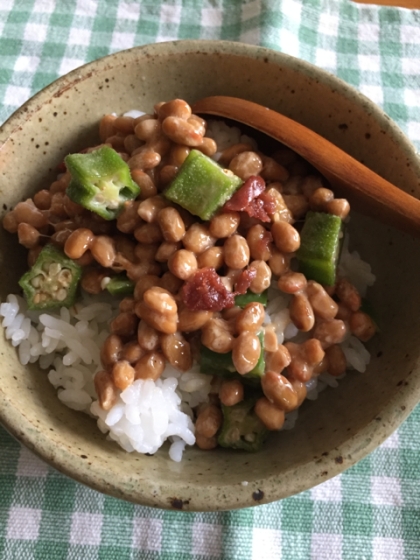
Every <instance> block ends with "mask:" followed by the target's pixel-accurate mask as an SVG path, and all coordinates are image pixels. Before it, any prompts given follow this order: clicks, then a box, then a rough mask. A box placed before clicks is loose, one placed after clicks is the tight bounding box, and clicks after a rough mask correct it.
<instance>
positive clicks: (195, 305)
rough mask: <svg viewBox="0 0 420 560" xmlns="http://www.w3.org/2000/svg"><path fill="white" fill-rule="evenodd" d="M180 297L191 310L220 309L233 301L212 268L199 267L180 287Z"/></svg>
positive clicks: (230, 293) (230, 305)
mask: <svg viewBox="0 0 420 560" xmlns="http://www.w3.org/2000/svg"><path fill="white" fill-rule="evenodd" d="M181 297H182V301H183V302H184V304H185V305H186V306H187V307H188V309H191V311H222V309H226V308H227V307H232V306H233V305H234V303H235V298H234V295H233V294H232V292H229V290H228V289H227V288H226V286H225V285H224V284H223V282H222V280H221V278H220V276H219V275H218V274H217V272H216V271H215V269H214V268H201V269H200V270H198V271H197V272H196V273H195V274H193V275H192V276H191V278H189V279H188V280H187V281H186V282H185V284H184V286H183V287H182V293H181Z"/></svg>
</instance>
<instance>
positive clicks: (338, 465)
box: [0, 43, 419, 509]
mask: <svg viewBox="0 0 420 560" xmlns="http://www.w3.org/2000/svg"><path fill="white" fill-rule="evenodd" d="M222 51H223V56H221V55H220V54H219V53H217V52H215V47H214V45H212V44H205V43H198V44H194V43H183V44H182V43H180V44H177V45H160V46H159V45H158V46H155V47H150V48H147V49H143V50H142V49H138V50H134V51H132V52H127V53H121V54H119V55H117V56H114V57H111V58H110V59H108V61H102V62H98V63H96V67H95V78H94V79H93V78H92V77H88V75H89V73H90V70H89V68H87V69H83V70H82V71H81V72H79V73H78V72H76V73H74V74H73V75H72V76H70V77H69V78H66V79H65V80H64V82H62V83H61V84H59V85H55V86H51V88H52V89H50V90H49V91H48V92H45V93H42V94H41V96H40V97H39V98H38V100H37V101H36V102H33V104H32V106H31V105H30V106H29V107H27V111H25V110H23V111H21V112H20V113H19V114H18V115H16V116H15V117H13V118H14V119H15V120H14V121H13V120H12V121H10V122H9V123H8V124H6V126H5V127H4V128H3V129H2V134H1V138H2V139H3V138H5V139H6V138H9V139H8V140H7V141H5V143H4V145H3V147H2V150H1V152H0V158H1V162H2V168H3V173H4V175H5V177H6V179H7V180H6V181H4V183H3V184H4V186H3V194H4V197H5V200H6V199H7V206H8V207H10V206H12V205H14V204H16V202H17V201H18V200H20V199H21V198H23V196H24V195H30V194H31V193H33V192H34V190H35V189H36V188H39V185H40V184H41V183H42V182H44V181H45V180H47V177H46V176H45V169H46V168H51V170H52V169H53V167H54V165H55V163H56V162H57V160H59V159H60V157H62V156H63V155H65V154H66V153H67V152H70V151H75V150H77V149H79V148H80V147H83V146H85V145H87V144H88V143H89V142H90V141H91V138H92V137H91V136H90V131H91V129H92V127H93V125H94V122H95V121H97V120H98V118H99V117H100V116H101V115H102V114H103V113H104V112H106V111H116V112H123V111H125V110H126V109H127V108H130V107H134V106H139V102H138V99H139V98H140V99H141V106H142V107H147V108H149V107H150V106H151V105H152V104H153V102H154V101H155V100H156V99H159V98H167V99H169V98H172V97H174V96H179V97H184V98H187V99H189V100H194V99H198V98H200V97H202V96H204V95H209V94H217V93H223V94H230V95H238V92H239V91H240V92H241V95H242V96H243V97H247V98H249V99H253V100H255V101H257V102H263V103H267V104H269V105H270V106H271V107H272V108H274V109H278V110H281V111H282V112H284V113H286V114H288V116H292V117H293V118H296V119H297V120H300V121H301V122H303V123H304V124H306V125H308V126H312V127H313V128H314V129H315V130H317V131H318V132H320V133H323V134H324V135H325V136H327V137H328V138H329V139H330V140H332V141H334V142H336V143H337V144H338V145H340V146H341V147H342V148H344V149H347V150H348V151H349V152H350V153H352V155H354V156H355V157H358V158H359V159H363V160H364V162H365V163H367V164H368V165H369V166H371V167H372V168H373V169H375V170H376V171H378V172H379V173H380V174H382V175H383V176H385V177H386V178H387V179H388V180H390V181H393V182H394V183H395V184H397V185H399V186H401V187H402V188H405V189H406V190H408V191H409V192H410V191H414V192H417V191H416V189H418V179H417V177H418V175H417V174H418V169H415V168H414V167H413V165H414V164H413V161H414V154H413V152H412V151H411V147H410V146H409V145H408V143H407V142H406V141H405V140H404V139H402V138H401V135H400V133H399V132H398V131H396V130H394V129H393V128H392V126H391V125H389V124H388V123H387V120H386V119H385V117H383V116H382V115H381V114H380V113H379V111H378V110H376V109H374V108H372V107H370V106H369V110H370V114H369V113H368V112H367V110H366V108H365V105H366V103H367V102H366V101H365V100H362V101H361V100H360V99H359V98H358V97H357V96H356V95H355V94H354V93H353V92H352V91H351V90H350V89H349V88H347V87H345V86H344V85H342V84H341V83H340V82H338V81H336V80H334V79H332V78H330V77H329V76H326V75H324V74H323V73H322V72H318V71H316V70H314V69H313V68H312V67H309V66H307V65H303V64H302V63H299V62H297V61H294V60H293V59H289V58H288V57H284V56H282V55H278V54H275V53H270V52H268V51H263V50H261V49H253V48H252V47H244V46H241V45H230V44H225V45H223V47H222ZM179 52H183V56H182V57H175V58H174V56H173V55H174V54H176V53H179ZM249 56H251V58H249V59H247V65H248V66H249V69H248V70H247V72H245V74H244V75H242V72H239V71H238V57H249ZM265 58H266V59H267V62H265V61H264V59H265ZM187 59H188V64H186V60H187ZM204 60H206V69H205V70H203V69H202V64H203V61H204ZM242 60H243V59H242ZM124 65H125V73H124V71H123V72H121V70H122V68H124ZM191 65H194V68H196V69H197V72H199V77H200V79H199V80H194V84H191V80H190V79H189V76H190V70H189V69H190V68H191ZM209 65H210V67H209ZM187 67H188V68H187ZM200 68H201V70H200ZM279 68H281V70H279ZM211 69H213V70H214V72H212V71H211ZM215 74H217V79H216V80H215V79H214V75H215ZM232 74H233V75H235V80H232V77H231V76H232ZM117 75H118V76H120V77H121V76H122V78H121V79H120V80H119V81H118V83H117V80H116V76H117ZM210 75H211V77H210ZM267 75H268V76H270V78H271V79H270V80H269V82H268V84H267V87H266V88H264V92H263V91H262V90H261V88H258V87H257V85H256V83H254V81H252V80H251V82H248V77H252V79H253V80H255V82H258V80H260V79H261V78H262V77H263V76H267ZM315 75H316V77H315ZM160 76H165V79H164V80H163V83H159V79H161V78H159V77H160ZM75 81H76V82H77V83H76V84H75V85H73V86H71V85H70V84H73V82H75ZM145 83H147V93H146V90H145V89H144V84H145ZM291 83H293V84H295V87H294V93H291V91H290V84H291ZM152 84H153V87H152ZM131 85H132V86H133V87H131ZM334 88H336V90H335V91H333V89H334ZM149 89H150V90H149ZM308 90H309V91H310V92H311V97H312V99H314V103H316V107H317V110H316V111H313V110H310V109H309V108H307V107H306V105H305V103H304V100H305V98H306V96H307V94H308ZM337 91H339V92H340V93H337ZM244 92H246V95H244ZM54 94H56V96H55V97H54ZM92 96H93V97H94V99H95V103H91V100H92ZM89 98H90V101H86V100H87V99H89ZM80 100H82V101H80ZM93 106H94V107H93ZM105 106H106V109H104V107H105ZM350 112H351V113H350ZM54 113H57V117H54V116H53V115H54ZM65 113H67V114H65ZM315 113H316V115H315ZM329 114H331V117H330V118H329V117H328V115H329ZM349 114H351V116H350V117H349V116H348V115H349ZM372 115H373V116H372ZM57 118H60V119H62V120H61V123H60V128H63V127H65V128H66V129H67V130H68V135H65V136H64V135H61V134H57V133H55V132H54V130H55V125H54V123H55V120H56V119H57ZM39 119H42V121H41V122H42V123H43V124H42V125H40V121H39ZM343 120H344V121H346V122H347V123H348V129H347V132H346V134H343V132H342V129H340V128H339V127H338V126H337V123H339V124H342V121H343ZM19 126H22V127H23V130H24V131H25V134H24V135H23V134H19V130H18V128H19ZM40 126H41V129H40ZM81 130H83V131H87V132H86V133H85V132H83V133H82V134H80V131H81ZM381 130H383V131H384V132H381ZM32 131H34V132H33V133H32ZM366 132H369V134H370V139H369V141H368V140H366V138H365V134H366ZM35 137H36V142H37V144H36V145H38V146H39V148H36V147H35V146H34V144H35V140H34V141H32V142H31V138H35ZM45 142H49V145H48V147H47V146H45ZM18 144H19V147H17V145H18ZM398 144H399V145H400V147H398ZM43 147H45V150H44V149H43ZM22 150H24V151H25V153H27V154H28V164H31V169H32V170H33V174H32V177H31V178H30V180H29V177H27V176H26V173H25V169H22V167H19V165H17V163H16V162H17V159H16V158H18V157H19V153H22ZM40 150H42V151H45V152H46V153H45V154H42V157H41V158H40V156H39V154H40V153H41V152H40ZM384 154H387V155H386V157H385V155H384ZM405 158H408V159H409V163H410V166H408V167H407V166H406V165H405V163H404V165H403V164H402V163H399V162H400V161H401V160H402V159H405ZM40 159H41V162H42V165H39V160H40ZM35 162H38V163H37V165H35ZM52 173H53V171H51V174H50V176H49V178H51V176H52ZM17 185H19V186H20V190H17V188H16V186H17ZM349 230H350V237H351V242H352V248H356V249H358V250H360V252H362V253H363V258H364V259H365V260H366V261H368V262H369V263H370V264H371V265H372V268H373V270H374V272H375V275H376V277H377V283H376V284H375V288H374V290H372V291H371V294H370V298H371V300H372V305H373V306H374V307H375V309H377V310H378V323H379V324H380V326H381V333H380V336H378V337H376V338H375V339H373V340H372V341H371V342H370V343H369V351H370V353H371V355H372V356H373V359H372V362H371V364H370V365H369V368H368V370H367V372H366V373H365V374H359V373H352V374H351V375H347V376H346V378H345V379H343V380H342V381H341V383H340V386H339V387H338V388H337V389H335V390H334V391H332V390H329V389H327V390H325V391H323V392H322V393H321V394H320V396H319V399H318V400H317V401H316V402H315V403H307V404H306V405H304V406H303V407H302V409H301V411H300V417H299V422H298V424H297V425H296V427H295V429H294V430H292V431H288V432H284V433H281V434H279V435H278V436H276V437H274V438H271V439H270V440H269V442H268V444H267V446H266V447H265V448H264V449H263V450H262V451H260V452H259V453H258V456H256V455H252V456H248V455H246V456H244V455H243V454H236V453H235V452H231V451H229V450H223V451H217V452H214V453H212V454H211V455H208V454H207V455H206V454H204V453H202V452H200V451H197V450H193V449H189V450H188V451H187V452H186V454H185V459H184V461H183V462H182V463H181V464H180V465H176V464H174V463H172V462H170V461H169V460H168V458H167V453H166V452H165V453H162V452H159V453H158V454H157V455H156V456H154V457H139V456H134V455H126V454H125V453H124V452H123V451H120V450H118V449H116V448H115V446H114V445H113V444H110V443H108V442H106V441H104V439H103V438H102V437H101V434H100V433H99V434H97V433H96V432H95V429H94V428H95V426H94V422H91V421H87V420H86V419H85V418H83V417H80V415H78V414H77V413H74V412H71V411H69V410H67V409H65V408H64V407H63V406H61V405H60V403H59V402H57V401H56V398H55V396H54V390H53V388H52V387H51V386H49V384H48V382H47V380H46V379H45V374H44V373H42V372H41V373H40V372H39V371H38V370H37V369H36V368H28V367H22V366H21V365H19V364H18V362H17V359H16V353H15V350H14V349H13V348H12V347H10V346H9V345H7V344H4V345H3V346H2V354H3V366H4V373H3V386H2V388H1V393H0V395H1V399H2V400H1V416H2V422H3V423H4V425H5V426H6V427H7V428H8V429H9V430H10V431H11V432H12V433H13V434H14V435H16V436H17V437H18V438H19V439H20V440H22V441H23V442H24V443H26V444H27V445H28V446H29V447H30V448H32V449H34V450H35V451H36V452H37V453H38V454H40V455H41V456H42V457H43V458H44V459H47V460H49V461H50V462H52V463H53V464H54V466H55V467H56V468H58V469H59V470H62V471H64V472H66V473H67V474H70V475H71V476H74V477H75V478H77V479H78V480H81V481H83V482H85V483H87V484H89V485H91V486H93V487H95V488H97V489H100V490H102V491H104V492H108V493H111V494H113V495H116V496H119V497H123V498H125V499H130V500H133V501H135V502H138V503H142V504H146V505H156V506H160V507H179V504H180V503H181V505H182V507H183V508H184V509H188V508H190V509H223V508H233V507H241V506H245V505H252V504H255V503H262V502H268V501H272V500H274V499H278V498H281V497H284V496H286V495H290V494H291V493H295V492H298V491H300V490H302V489H304V488H308V487H310V486H313V485H314V484H316V483H318V482H321V481H322V480H325V479H326V478H328V477H330V476H333V475H334V474H336V473H337V472H339V471H340V470H342V469H343V468H346V467H347V466H350V465H351V464H352V463H353V462H355V461H356V460H358V459H360V458H361V457H363V456H364V455H365V454H366V453H367V452H369V451H370V450H371V449H373V448H374V447H375V446H376V445H378V444H379V443H380V442H381V441H382V440H383V439H384V438H385V437H386V436H387V435H389V434H390V433H391V431H392V430H393V429H394V428H396V427H397V426H398V424H399V423H400V422H401V421H402V420H403V418H405V416H406V415H407V414H408V412H409V411H410V409H411V408H412V406H414V403H415V401H416V390H417V386H418V376H417V373H416V369H415V365H416V362H417V351H416V344H415V340H416V335H417V332H418V322H419V320H418V318H417V316H416V313H415V307H416V301H415V298H416V297H417V296H415V295H413V297H412V298H410V299H411V300H410V301H408V298H406V294H407V293H409V294H410V295H411V294H415V293H418V290H417V292H416V279H415V278H414V277H413V276H414V275H413V274H412V269H413V263H415V262H416V260H417V257H418V250H419V248H418V244H417V243H416V242H415V241H413V240H411V239H410V238H409V237H408V236H405V235H403V234H400V233H397V232H395V231H391V230H390V229H388V228H386V227H385V226H383V225H380V224H377V223H374V222H373V221H372V220H369V219H367V218H363V217H362V216H358V215H357V216H354V217H352V220H351V222H350V225H349ZM1 243H2V249H3V253H2V264H3V270H2V283H1V292H2V293H1V295H2V301H4V298H5V296H6V295H7V294H9V293H12V292H14V291H16V288H15V286H16V281H17V279H18V278H19V276H20V274H21V273H22V272H23V271H24V268H25V264H24V257H23V252H20V257H21V260H20V263H19V265H17V266H16V267H13V268H12V267H10V268H9V266H8V265H9V263H10V262H15V261H16V258H15V255H16V252H17V248H16V245H13V244H11V242H10V237H9V236H6V235H5V234H4V233H3V232H2V242H1ZM390 263H392V266H390ZM5 265H7V266H5ZM401 278H404V279H405V280H404V290H401V289H400V284H401ZM402 292H404V293H402ZM409 376H411V378H412V380H410V378H409V379H408V382H409V386H408V388H407V387H406V386H405V383H406V382H407V379H406V378H408V377H409ZM375 418H380V419H379V420H375ZM122 465H123V466H124V468H121V467H122ZM242 482H248V485H244V484H242Z"/></svg>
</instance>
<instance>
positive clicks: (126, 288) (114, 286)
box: [106, 274, 134, 297]
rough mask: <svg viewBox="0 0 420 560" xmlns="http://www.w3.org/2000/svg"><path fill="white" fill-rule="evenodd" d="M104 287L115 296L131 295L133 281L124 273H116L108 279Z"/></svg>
mask: <svg viewBox="0 0 420 560" xmlns="http://www.w3.org/2000/svg"><path fill="white" fill-rule="evenodd" d="M106 289H107V290H108V292H109V293H110V294H111V295H112V296H115V297H125V296H131V295H132V294H133V293H134V282H133V281H132V280H130V279H129V278H127V276H126V275H125V274H118V275H117V276H113V277H112V278H111V279H110V281H109V282H108V284H107V285H106Z"/></svg>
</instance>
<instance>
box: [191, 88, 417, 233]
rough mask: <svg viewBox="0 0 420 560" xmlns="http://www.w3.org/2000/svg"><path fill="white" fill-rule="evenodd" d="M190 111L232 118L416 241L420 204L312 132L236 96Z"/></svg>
mask: <svg viewBox="0 0 420 560" xmlns="http://www.w3.org/2000/svg"><path fill="white" fill-rule="evenodd" d="M192 109H193V111H194V113H203V114H210V115H217V116H220V117H225V118H228V119H233V120H235V121H238V122H240V123H243V124H245V125H248V126H250V127H252V128H255V129H256V130H259V131H261V132H263V133H265V134H267V135H268V136H271V137H272V138H274V139H275V140H278V141H279V142H281V143H282V144H284V145H285V146H288V147H289V148H291V149H292V150H294V151H295V152H297V153H298V154H299V155H301V156H302V157H303V158H304V159H306V160H307V161H308V162H309V163H311V164H312V165H313V166H314V167H315V168H316V169H318V171H319V172H320V173H321V174H322V175H324V177H325V178H326V179H327V180H328V181H329V182H330V183H331V185H332V186H333V187H334V188H335V189H336V190H337V192H338V193H339V194H341V195H343V196H346V197H348V198H349V200H350V202H351V204H352V206H354V207H355V208H356V209H357V210H359V211H360V212H361V213H363V214H366V215H368V216H371V217H373V218H375V219H377V220H379V221H382V222H384V223H385V224H387V225H391V226H394V227H396V228H398V229H401V230H403V231H406V232H408V233H410V234H412V235H415V236H417V237H420V200H418V199H417V198H414V197H413V196H411V195H409V194H408V193H406V192H405V191H403V190H401V189H399V188H398V187H396V186H395V185H393V184H392V183H389V182H388V181H386V180H385V179H383V178H382V177H380V176H379V175H377V174H376V173H375V172H373V171H372V170H371V169H369V168H367V167H366V166H365V165H363V164H362V163H360V162H359V161H357V160H356V159H354V158H353V157H351V156H350V155H348V154H346V153H345V152H344V151H343V150H341V149H340V148H338V147H337V146H335V145H334V144H332V143H331V142H329V141H328V140H326V139H325V138H323V137H322V136H320V135H319V134H317V133H316V132H314V131H313V130H310V129H309V128H307V127H305V126H303V125H301V124H299V123H298V122H296V121H294V120H292V119H289V118H288V117H285V116H284V115H281V114H280V113H277V112H275V111H272V110H271V109H269V108H268V107H263V106H262V105H258V104H257V103H253V102H251V101H247V100H245V99H239V98H236V97H225V96H214V97H206V98H204V99H201V100H200V101H197V102H196V103H195V104H194V105H193V106H192Z"/></svg>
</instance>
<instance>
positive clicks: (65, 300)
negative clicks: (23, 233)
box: [19, 245, 82, 309]
mask: <svg viewBox="0 0 420 560" xmlns="http://www.w3.org/2000/svg"><path fill="white" fill-rule="evenodd" d="M81 274H82V269H81V267H80V266H79V265H78V264H77V263H75V262H74V261H73V260H71V259H69V258H68V257H67V256H66V255H65V254H64V253H63V252H62V251H60V250H59V249H56V248H55V247H54V246H53V245H46V246H45V247H44V248H43V249H42V251H41V252H40V253H39V255H38V258H37V260H36V262H35V264H34V265H33V267H32V268H31V270H29V271H28V272H26V273H25V274H24V275H23V276H22V278H21V279H20V280H19V285H20V287H21V288H22V290H23V292H24V295H25V299H26V301H27V303H28V307H29V309H52V308H54V307H71V306H72V305H73V303H74V300H75V297H76V291H77V286H78V283H79V280H80V276H81Z"/></svg>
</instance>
